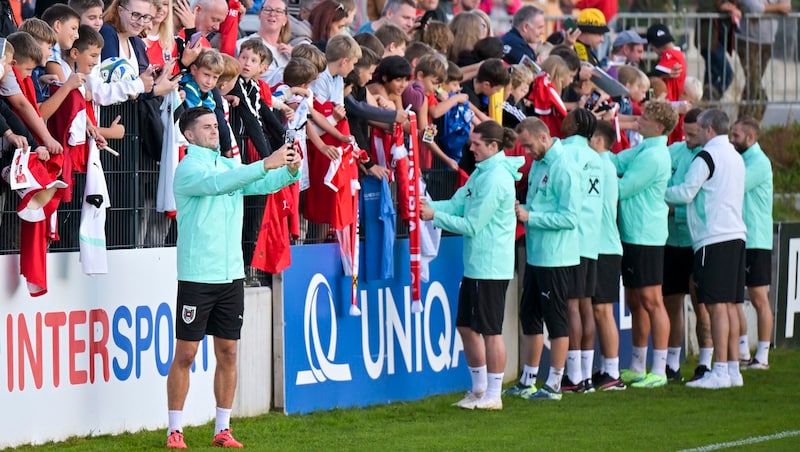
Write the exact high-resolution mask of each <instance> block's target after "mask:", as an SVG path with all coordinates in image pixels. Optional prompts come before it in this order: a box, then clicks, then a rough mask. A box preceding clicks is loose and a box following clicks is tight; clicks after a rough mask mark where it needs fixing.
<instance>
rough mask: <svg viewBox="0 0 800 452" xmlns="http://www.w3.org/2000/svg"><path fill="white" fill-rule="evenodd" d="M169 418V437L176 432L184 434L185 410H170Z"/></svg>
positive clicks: (168, 412)
mask: <svg viewBox="0 0 800 452" xmlns="http://www.w3.org/2000/svg"><path fill="white" fill-rule="evenodd" d="M167 416H168V417H169V428H168V429H167V435H169V434H170V433H172V432H174V431H175V430H177V431H179V432H182V431H183V410H169V411H167Z"/></svg>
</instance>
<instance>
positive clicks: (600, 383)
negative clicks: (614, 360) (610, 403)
mask: <svg viewBox="0 0 800 452" xmlns="http://www.w3.org/2000/svg"><path fill="white" fill-rule="evenodd" d="M593 381H594V387H595V388H597V389H598V390H600V391H622V390H624V389H625V383H623V382H622V380H621V379H619V378H614V377H612V376H611V375H609V374H607V373H605V372H603V373H601V374H600V375H599V376H598V378H596V379H595V380H593Z"/></svg>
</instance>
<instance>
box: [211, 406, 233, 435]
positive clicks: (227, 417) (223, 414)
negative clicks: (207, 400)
mask: <svg viewBox="0 0 800 452" xmlns="http://www.w3.org/2000/svg"><path fill="white" fill-rule="evenodd" d="M230 428H231V409H230V408H220V407H217V418H216V420H215V422H214V431H215V432H217V433H219V432H221V431H223V430H229V429H230Z"/></svg>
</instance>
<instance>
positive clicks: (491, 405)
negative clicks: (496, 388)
mask: <svg viewBox="0 0 800 452" xmlns="http://www.w3.org/2000/svg"><path fill="white" fill-rule="evenodd" d="M475 408H477V409H479V410H502V409H503V400H502V399H501V398H500V397H497V398H490V397H488V396H486V395H484V396H483V397H481V398H480V399H478V400H477V401H475Z"/></svg>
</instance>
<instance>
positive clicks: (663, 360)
mask: <svg viewBox="0 0 800 452" xmlns="http://www.w3.org/2000/svg"><path fill="white" fill-rule="evenodd" d="M650 373H652V374H655V375H658V376H661V377H666V376H667V351H666V350H653V365H652V366H650Z"/></svg>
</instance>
